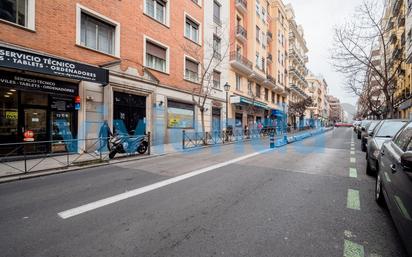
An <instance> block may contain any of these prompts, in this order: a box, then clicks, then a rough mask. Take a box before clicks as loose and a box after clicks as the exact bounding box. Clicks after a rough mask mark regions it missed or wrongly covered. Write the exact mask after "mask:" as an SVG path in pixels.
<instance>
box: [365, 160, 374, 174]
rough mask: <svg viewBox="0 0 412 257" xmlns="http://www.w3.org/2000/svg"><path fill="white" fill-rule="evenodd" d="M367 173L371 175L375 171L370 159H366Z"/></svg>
mask: <svg viewBox="0 0 412 257" xmlns="http://www.w3.org/2000/svg"><path fill="white" fill-rule="evenodd" d="M366 174H367V175H369V176H372V175H373V171H372V168H371V165H370V163H369V160H368V159H366Z"/></svg>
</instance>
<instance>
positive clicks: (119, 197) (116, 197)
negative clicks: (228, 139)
mask: <svg viewBox="0 0 412 257" xmlns="http://www.w3.org/2000/svg"><path fill="white" fill-rule="evenodd" d="M272 150H274V149H265V150H262V151H259V152H255V153H252V154H248V155H245V156H241V157H239V158H236V159H233V160H229V161H226V162H222V163H218V164H215V165H212V166H209V167H206V168H203V169H199V170H195V171H192V172H190V173H186V174H183V175H180V176H177V177H174V178H170V179H166V180H163V181H160V182H157V183H154V184H151V185H148V186H144V187H141V188H137V189H134V190H131V191H128V192H125V193H122V194H118V195H114V196H111V197H108V198H105V199H101V200H98V201H95V202H91V203H88V204H85V205H82V206H79V207H76V208H73V209H69V210H66V211H62V212H59V213H58V215H59V216H60V217H61V218H62V219H68V218H71V217H74V216H77V215H79V214H82V213H85V212H89V211H92V210H95V209H98V208H101V207H103V206H106V205H109V204H113V203H116V202H119V201H122V200H125V199H128V198H130V197H134V196H138V195H141V194H144V193H147V192H150V191H153V190H155V189H158V188H161V187H165V186H168V185H171V184H174V183H176V182H179V181H182V180H185V179H188V178H191V177H194V176H197V175H200V174H202V173H205V172H208V171H211V170H215V169H219V168H222V167H224V166H228V165H230V164H233V163H236V162H240V161H243V160H246V159H249V158H252V157H254V156H257V155H260V154H263V153H266V152H269V151H272Z"/></svg>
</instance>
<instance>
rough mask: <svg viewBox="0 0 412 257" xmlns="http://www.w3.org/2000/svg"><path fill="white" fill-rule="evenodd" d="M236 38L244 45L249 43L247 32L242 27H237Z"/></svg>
mask: <svg viewBox="0 0 412 257" xmlns="http://www.w3.org/2000/svg"><path fill="white" fill-rule="evenodd" d="M236 38H237V39H238V40H239V41H241V42H243V43H246V42H247V31H246V29H245V28H244V27H242V26H241V25H237V26H236Z"/></svg>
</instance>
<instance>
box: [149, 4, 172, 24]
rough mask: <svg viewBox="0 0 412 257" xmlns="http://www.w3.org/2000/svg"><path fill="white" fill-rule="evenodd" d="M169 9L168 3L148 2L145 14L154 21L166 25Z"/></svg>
mask: <svg viewBox="0 0 412 257" xmlns="http://www.w3.org/2000/svg"><path fill="white" fill-rule="evenodd" d="M167 9H168V3H167V1H163V0H146V4H145V14H147V15H149V16H150V17H152V18H153V19H155V20H157V21H159V22H161V23H163V24H166V13H167Z"/></svg>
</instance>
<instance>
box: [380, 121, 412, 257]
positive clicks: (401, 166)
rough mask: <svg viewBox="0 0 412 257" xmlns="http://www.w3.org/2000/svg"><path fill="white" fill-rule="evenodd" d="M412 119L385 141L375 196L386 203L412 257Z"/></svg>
mask: <svg viewBox="0 0 412 257" xmlns="http://www.w3.org/2000/svg"><path fill="white" fill-rule="evenodd" d="M411 139H412V122H408V123H407V124H406V125H405V126H404V127H403V128H402V129H401V130H400V131H399V132H398V133H397V134H396V135H395V137H394V138H393V139H392V140H390V141H387V142H385V143H384V144H383V146H382V149H381V154H380V156H379V172H378V175H377V176H376V187H375V198H376V201H377V202H378V204H380V205H382V206H384V203H386V206H387V207H388V209H389V212H390V214H391V216H392V219H393V221H394V223H395V226H396V228H397V229H398V232H399V234H400V236H401V238H402V241H403V242H404V245H405V247H406V250H407V251H408V253H409V255H410V256H412V243H411V242H412V140H411Z"/></svg>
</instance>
